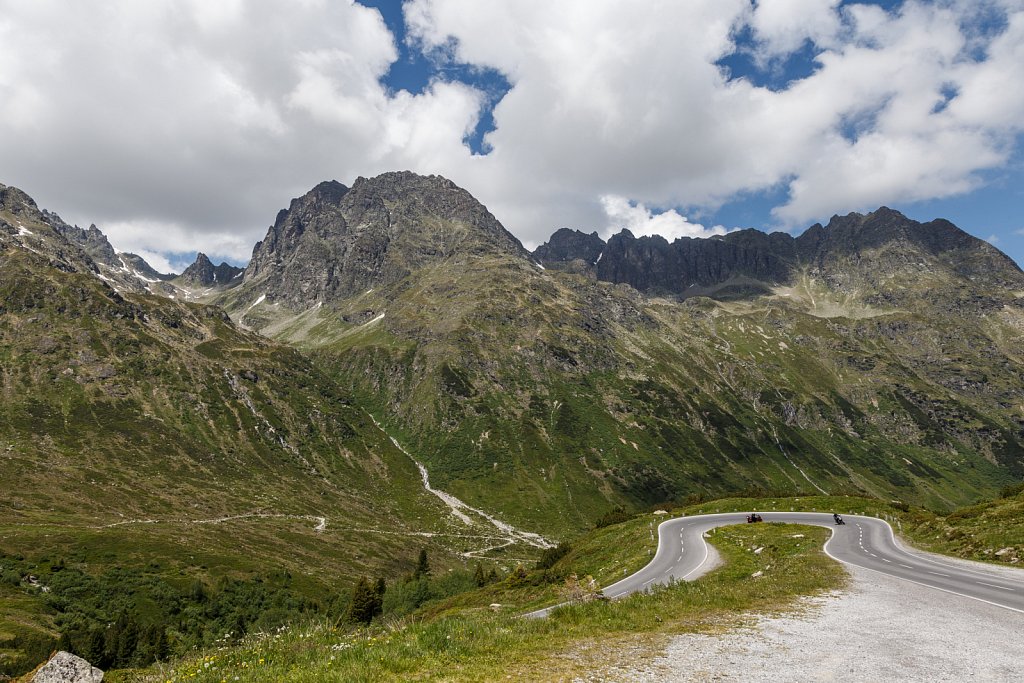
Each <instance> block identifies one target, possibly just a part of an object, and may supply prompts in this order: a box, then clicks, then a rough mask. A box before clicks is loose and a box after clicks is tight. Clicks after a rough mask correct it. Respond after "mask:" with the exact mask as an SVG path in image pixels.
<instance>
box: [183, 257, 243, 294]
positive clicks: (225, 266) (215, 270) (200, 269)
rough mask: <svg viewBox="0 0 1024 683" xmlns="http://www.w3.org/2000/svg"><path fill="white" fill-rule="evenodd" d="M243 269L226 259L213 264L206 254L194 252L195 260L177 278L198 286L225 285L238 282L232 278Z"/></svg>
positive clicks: (184, 282) (186, 283)
mask: <svg viewBox="0 0 1024 683" xmlns="http://www.w3.org/2000/svg"><path fill="white" fill-rule="evenodd" d="M244 270H245V269H244V268H238V267H236V266H232V265H230V264H229V263H227V262H226V261H221V263H220V265H219V266H215V265H213V261H211V260H210V259H209V257H208V256H207V255H206V254H204V253H203V252H199V253H198V254H196V260H195V262H194V263H193V264H192V265H190V266H189V267H188V268H186V269H185V271H184V272H183V273H182V274H181V275H180V276H179V278H178V280H179V282H181V283H182V284H184V285H193V286H199V287H212V286H215V285H223V286H226V285H232V284H238V283H237V282H234V280H235V279H236V278H237V277H238V275H240V274H241V273H242V272H243V271H244Z"/></svg>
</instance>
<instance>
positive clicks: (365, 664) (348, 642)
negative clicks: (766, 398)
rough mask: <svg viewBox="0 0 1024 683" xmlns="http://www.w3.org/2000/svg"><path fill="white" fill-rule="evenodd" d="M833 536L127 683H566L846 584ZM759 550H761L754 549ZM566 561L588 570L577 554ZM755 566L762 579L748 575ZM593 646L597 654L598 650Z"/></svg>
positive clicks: (728, 535)
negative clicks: (829, 553) (676, 637)
mask: <svg viewBox="0 0 1024 683" xmlns="http://www.w3.org/2000/svg"><path fill="white" fill-rule="evenodd" d="M608 534H614V535H615V536H617V537H618V538H622V537H624V536H627V535H632V536H634V537H635V536H637V535H639V536H640V537H641V539H642V538H644V537H645V536H646V535H647V523H646V520H640V521H639V522H637V521H633V522H630V523H627V524H626V525H621V526H620V527H618V528H613V529H611V530H609V531H608ZM827 535H828V531H827V530H825V529H821V528H805V527H798V526H793V525H773V524H765V525H758V526H757V527H745V526H739V527H732V528H728V529H723V530H720V531H718V532H717V533H716V534H715V538H714V542H715V544H716V547H718V548H719V549H720V551H721V553H722V555H723V557H724V559H725V560H726V564H725V566H724V567H723V568H721V569H719V570H716V571H715V572H713V573H712V574H710V575H709V576H707V577H705V578H703V579H701V580H699V581H697V582H694V583H681V584H677V585H674V586H672V587H668V588H665V589H660V590H657V591H655V592H654V594H653V595H638V596H634V597H631V598H627V599H624V600H620V601H613V602H610V603H605V602H591V603H587V604H580V605H576V606H570V607H566V608H563V609H560V610H557V611H556V612H555V613H554V614H553V615H552V616H551V617H550V618H549V619H545V620H524V619H521V618H519V617H518V616H516V614H518V612H512V611H506V610H501V611H499V612H493V611H491V610H489V609H488V608H486V607H465V608H462V609H460V610H457V611H456V610H452V611H449V612H447V613H445V614H443V615H441V616H439V617H437V618H434V619H429V620H428V619H421V618H415V617H414V618H410V619H406V620H403V621H400V622H395V623H385V624H382V625H379V626H375V627H373V628H370V629H367V630H359V631H354V632H353V631H346V630H344V629H335V628H333V626H332V625H330V624H313V625H309V626H305V627H296V628H293V629H290V630H286V631H284V632H282V633H280V634H271V635H265V636H260V637H255V638H253V639H251V640H250V641H248V642H247V643H245V644H244V645H242V646H241V647H237V648H226V649H223V650H219V651H213V652H208V653H206V654H205V655H203V656H201V657H197V658H194V659H188V660H185V661H181V662H178V663H175V664H173V665H172V666H170V667H165V668H161V669H160V670H159V671H154V672H152V673H149V674H145V673H143V674H140V675H138V677H137V678H135V677H133V678H125V679H122V680H145V681H160V680H164V681H166V680H170V681H186V680H195V681H221V680H229V681H231V680H236V678H235V677H236V676H237V677H238V678H237V680H239V681H268V680H275V681H278V680H280V681H342V680H344V681H381V680H385V681H387V680H394V681H399V680H459V681H487V680H498V679H504V678H505V677H506V676H511V677H512V679H514V680H568V679H569V678H571V677H572V676H574V675H577V674H580V673H583V672H586V671H588V670H590V669H592V668H594V667H598V666H601V665H602V664H603V663H606V662H607V661H609V658H611V657H614V655H615V646H616V645H618V644H623V643H629V644H631V645H633V646H637V645H639V646H644V647H650V648H652V651H653V648H656V647H657V644H658V643H660V642H661V639H662V638H663V637H664V636H667V635H670V634H672V633H680V632H687V631H714V630H718V629H721V628H725V627H729V626H736V625H737V624H739V623H740V621H741V615H742V614H743V613H744V612H746V611H748V610H765V609H778V608H784V607H785V606H786V605H789V604H791V601H792V599H793V598H794V597H795V596H797V595H804V594H809V593H814V592H817V591H822V590H826V589H830V588H835V587H838V586H841V585H842V583H843V580H844V579H843V577H844V574H843V571H842V569H841V568H840V567H839V566H838V565H837V564H836V563H835V562H833V561H832V560H830V559H828V558H827V557H826V556H825V555H824V554H823V553H822V552H821V547H822V545H823V543H824V541H825V539H826V538H827ZM611 539H612V536H608V537H606V538H605V539H604V541H602V543H604V542H607V541H609V540H611ZM641 546H642V544H638V545H637V547H638V548H639V547H641ZM755 547H763V548H764V550H763V551H762V552H761V553H759V554H754V553H753V552H751V551H752V550H753V549H754V548H755ZM644 554H646V553H641V557H642V555H644ZM641 557H637V558H636V559H637V560H639V559H641ZM567 563H568V564H567V567H566V568H580V569H582V568H584V567H585V565H577V564H576V563H574V562H572V561H571V559H569V558H567ZM758 571H761V572H763V575H762V576H760V577H758V578H752V575H753V574H754V573H755V572H758ZM528 599H529V597H528ZM595 640H600V642H601V643H602V645H601V647H600V648H595V647H593V644H594V641H595ZM113 680H117V679H116V678H115V679H113Z"/></svg>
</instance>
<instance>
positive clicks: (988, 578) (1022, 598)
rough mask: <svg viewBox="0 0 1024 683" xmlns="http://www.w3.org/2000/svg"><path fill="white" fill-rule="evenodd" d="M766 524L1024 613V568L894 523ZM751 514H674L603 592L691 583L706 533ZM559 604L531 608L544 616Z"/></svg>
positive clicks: (777, 517)
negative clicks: (1014, 569) (649, 547)
mask: <svg viewBox="0 0 1024 683" xmlns="http://www.w3.org/2000/svg"><path fill="white" fill-rule="evenodd" d="M760 514H761V516H762V517H763V518H764V521H765V522H785V523H789V524H808V525H811V526H824V527H828V528H830V529H831V530H832V537H831V538H830V539H829V540H828V542H827V543H826V544H825V552H826V553H827V554H828V555H829V556H830V557H832V558H833V559H835V560H838V561H839V562H843V563H846V564H851V565H856V566H858V567H863V568H864V569H868V570H871V571H875V572H879V573H881V574H887V575H889V576H894V577H896V578H899V579H903V580H905V581H911V582H913V583H916V584H919V585H922V586H927V587H929V588H934V589H936V590H940V591H945V592H947V593H954V594H956V595H962V596H964V597H968V598H971V599H974V600H980V601H981V602H986V603H989V604H991V605H996V606H998V607H1004V608H1006V609H1010V610H1014V611H1017V612H1021V613H1024V571H1020V572H1019V574H1020V576H1019V577H1008V576H1007V575H1006V572H996V571H986V569H987V568H986V567H985V566H984V565H981V564H978V565H977V568H973V567H968V566H967V564H966V563H965V562H962V561H955V560H949V561H943V560H942V559H941V558H936V557H932V556H925V555H920V554H916V553H910V552H908V551H906V550H904V549H903V548H902V547H901V546H900V545H899V544H898V543H897V542H896V538H895V535H894V534H893V530H892V527H890V526H889V525H888V524H887V523H886V522H884V521H883V520H881V519H877V518H875V517H861V516H858V515H847V516H845V517H844V520H845V521H846V524H844V525H841V526H837V525H836V524H835V523H834V522H833V519H832V515H830V514H826V513H823V512H762V513H760ZM746 516H747V513H743V512H730V513H722V514H715V515H696V516H693V517H676V518H674V519H669V520H666V521H664V522H662V523H661V525H659V527H658V552H657V553H655V555H654V558H653V559H652V560H651V561H650V562H649V563H648V564H647V566H646V567H644V568H643V569H641V570H640V571H638V572H637V573H635V574H633V575H631V576H627V577H626V578H624V579H622V580H621V581H617V582H616V583H613V584H612V585H610V586H608V587H607V588H605V589H604V594H605V596H607V597H609V598H613V599H614V598H621V597H624V596H626V595H629V594H631V593H636V592H638V591H645V590H647V589H648V588H650V587H651V586H654V585H665V584H668V583H670V582H671V581H673V580H676V581H692V580H694V579H696V578H698V577H700V576H702V575H703V574H705V573H707V572H708V571H710V569H711V566H710V563H709V562H708V558H709V556H710V551H709V548H708V545H707V543H706V542H705V540H704V534H705V533H707V532H709V531H711V530H712V529H714V528H716V527H720V526H727V525H730V524H743V523H746ZM555 607H558V605H555V606H552V607H547V608H544V609H541V610H537V611H536V612H531V613H529V614H527V615H525V616H527V617H544V616H547V614H548V613H549V612H550V611H551V610H552V609H554V608H555Z"/></svg>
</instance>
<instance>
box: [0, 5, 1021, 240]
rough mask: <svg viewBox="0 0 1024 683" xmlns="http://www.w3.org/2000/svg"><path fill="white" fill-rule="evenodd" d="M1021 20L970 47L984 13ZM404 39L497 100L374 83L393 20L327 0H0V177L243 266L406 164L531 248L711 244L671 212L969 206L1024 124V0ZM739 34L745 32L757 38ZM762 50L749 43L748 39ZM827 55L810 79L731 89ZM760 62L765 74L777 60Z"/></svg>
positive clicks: (542, 15)
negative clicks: (561, 240)
mask: <svg viewBox="0 0 1024 683" xmlns="http://www.w3.org/2000/svg"><path fill="white" fill-rule="evenodd" d="M982 10H984V11H986V12H990V13H991V12H1003V13H1004V14H1005V18H1006V22H1005V30H1004V29H1002V28H1000V31H1001V33H1000V34H999V35H993V30H992V26H994V25H996V24H992V26H989V27H988V29H987V32H986V31H981V32H980V33H979V30H978V19H977V17H978V16H980V14H979V13H980V12H981V11H982ZM404 11H405V15H406V19H407V22H408V24H409V27H410V32H411V36H412V39H413V42H414V43H416V44H418V45H421V46H423V47H424V48H425V49H428V50H436V51H437V55H436V56H437V58H438V59H442V60H443V59H444V58H445V57H444V55H448V57H449V58H454V59H456V60H457V61H460V62H465V63H468V64H470V65H475V66H478V67H486V68H492V69H497V70H498V71H500V72H501V73H503V74H504V75H505V76H506V77H507V78H508V80H509V82H510V83H511V84H512V86H513V87H512V89H511V90H510V91H509V92H508V93H507V95H506V96H505V97H504V98H503V99H502V100H501V101H500V102H499V103H498V104H497V106H496V108H495V110H494V112H493V116H494V121H495V126H496V128H495V130H493V131H492V132H490V133H489V134H488V135H487V138H486V142H487V143H488V145H489V146H490V148H491V150H492V151H491V152H490V153H489V154H487V155H484V156H479V155H473V154H471V153H470V151H469V150H468V149H467V147H466V146H465V145H464V144H463V142H462V141H463V138H464V137H465V136H466V134H467V133H468V132H470V131H472V130H473V128H474V127H475V125H476V122H477V121H478V118H479V116H480V111H481V107H482V106H483V105H484V102H485V100H486V95H485V94H484V93H482V92H479V91H478V90H475V89H473V88H471V87H469V86H467V85H465V84H461V83H457V82H456V83H452V82H446V81H444V80H441V79H437V80H434V81H432V82H431V83H430V84H429V85H428V87H427V88H426V89H425V91H424V92H422V93H420V94H415V95H413V94H410V93H408V92H404V91H399V92H397V93H396V92H390V91H388V90H387V89H386V88H385V87H383V86H382V85H381V83H380V80H381V78H382V77H384V75H385V74H386V73H387V71H388V69H389V67H390V66H391V64H392V63H393V62H394V61H395V60H396V59H398V58H399V50H398V46H397V45H396V43H395V39H394V36H392V35H391V34H390V33H389V32H388V30H387V28H386V26H385V25H384V23H383V21H382V19H381V17H380V15H379V14H378V13H377V12H376V11H373V10H369V9H367V8H365V7H362V6H359V5H354V4H351V3H347V2H340V1H335V0H230V1H227V0H226V1H225V2H221V3H210V2H200V1H199V0H150V1H149V2H145V3H139V2H134V1H132V0H108V1H107V2H104V3H98V4H97V3H63V2H57V1H56V0H34V1H30V0H0V182H4V183H12V184H16V185H19V186H21V187H23V188H24V189H25V190H27V191H29V192H30V193H31V194H33V195H35V196H36V199H37V200H38V201H39V202H40V203H41V204H42V205H43V206H47V207H50V208H52V209H55V210H57V211H59V212H61V213H63V214H65V215H64V217H65V218H66V219H67V220H71V221H75V222H79V223H82V224H88V223H89V222H93V221H95V222H97V223H98V224H100V226H101V228H103V229H105V230H107V231H108V232H110V233H111V237H112V239H113V241H114V243H115V246H117V247H119V248H122V249H126V250H133V251H143V250H149V251H154V252H163V253H168V252H182V251H185V250H202V251H204V252H206V253H209V254H211V255H215V256H230V257H233V258H236V259H238V258H244V256H245V255H247V254H248V251H249V248H250V246H251V244H252V243H253V242H255V240H256V239H259V238H261V237H262V235H263V233H264V231H265V229H266V225H267V224H268V223H269V222H270V221H271V220H272V219H273V216H274V214H275V212H276V210H277V209H278V208H280V207H281V206H283V205H284V204H285V203H286V201H287V199H288V197H290V196H296V195H298V194H300V193H302V192H304V191H305V190H307V189H308V188H310V187H312V186H313V185H315V184H316V183H317V182H319V181H321V180H324V179H328V178H336V179H338V180H340V181H342V182H351V180H352V179H353V178H355V177H356V176H357V175H364V176H369V175H373V174H375V173H378V172H382V171H385V170H394V169H410V170H414V171H418V172H422V173H440V174H443V175H446V176H448V177H450V178H451V179H452V180H454V181H455V182H457V183H459V184H460V185H463V186H465V187H466V188H467V189H469V190H470V191H471V192H473V193H474V194H475V195H476V196H477V197H478V198H479V199H481V200H482V201H483V202H484V203H486V204H487V205H488V207H489V208H490V209H491V210H492V211H493V212H494V213H495V214H496V215H497V216H498V218H499V219H500V220H502V221H503V222H504V223H505V224H506V225H507V227H509V229H511V230H512V231H513V232H515V233H516V234H517V235H518V236H519V237H520V238H521V239H523V241H524V242H527V243H531V242H532V243H539V242H542V241H544V240H545V239H546V238H547V237H548V236H549V235H550V232H551V230H552V229H553V228H555V227H556V226H562V225H566V226H572V227H579V228H582V229H585V230H588V231H589V230H592V229H600V228H602V227H607V226H610V225H621V226H625V227H629V228H630V230H632V231H633V232H634V233H636V234H647V232H646V231H655V230H656V231H661V232H662V234H666V236H668V237H669V238H671V236H673V235H683V234H691V232H687V231H694V230H695V231H697V233H695V234H703V233H701V232H700V231H703V230H705V229H704V228H703V227H701V226H699V225H696V224H692V223H689V222H688V221H686V219H685V218H684V217H683V216H682V215H681V214H680V212H678V211H669V212H666V213H661V214H654V213H652V212H650V211H648V210H647V208H645V207H648V206H666V207H670V206H679V207H687V208H688V209H689V208H711V209H713V208H715V207H716V206H718V205H720V204H722V203H723V202H727V201H730V200H731V199H734V198H736V197H737V196H747V195H749V194H750V193H757V192H760V191H764V190H778V189H784V190H787V191H788V199H787V200H785V201H784V202H783V203H782V204H781V205H780V206H777V207H776V208H775V212H774V215H775V217H776V219H777V220H778V221H779V223H780V225H782V226H802V225H806V224H808V223H809V222H812V221H814V220H818V219H821V218H824V217H827V216H829V215H831V214H833V213H843V212H845V211H849V210H864V209H872V208H875V207H877V206H879V205H880V204H898V203H900V202H907V201H913V200H917V199H926V198H935V197H943V196H948V195H951V194H955V193H960V192H964V191H969V190H970V189H972V188H974V187H976V186H977V184H978V183H979V182H980V181H979V177H980V174H981V173H982V172H984V171H986V170H988V169H992V168H998V167H1001V166H1002V165H1004V164H1005V163H1006V162H1007V159H1008V158H1009V156H1010V155H1011V154H1012V152H1013V151H1014V149H1015V147H1016V144H1017V138H1018V136H1019V135H1020V134H1021V132H1022V131H1024V73H1022V69H1021V68H1020V67H1021V64H1024V47H1022V46H1024V2H1022V0H971V1H968V0H937V1H936V2H919V1H916V0H911V1H910V2H907V3H905V4H904V5H902V6H900V7H899V8H897V9H896V10H894V11H892V12H887V11H885V10H883V9H881V8H879V7H877V6H872V5H864V4H847V5H843V6H842V7H840V6H838V2H837V0H759V1H758V2H756V3H754V4H752V3H751V2H749V0H688V1H687V2H678V0H652V1H651V2H647V3H644V4H643V5H642V6H638V5H636V4H635V3H622V2H611V1H604V0H559V2H557V3H551V2H549V1H548V0H504V1H502V0H491V1H490V2H486V3H483V2H479V1H478V0H411V1H410V2H407V3H406V4H405V5H404ZM747 29H749V31H746V30H747ZM744 32H747V33H749V34H750V35H752V36H753V38H754V41H755V42H754V44H750V45H737V44H736V40H737V36H739V35H743V34H744ZM806 41H811V43H813V44H814V46H815V50H816V54H817V57H816V59H817V62H816V64H815V69H814V70H813V73H811V74H810V75H807V76H805V77H803V78H802V79H801V80H797V81H794V82H792V83H789V84H788V85H787V86H786V87H785V88H783V89H776V90H772V89H769V88H767V87H760V86H758V85H755V83H753V82H752V81H751V80H750V79H734V80H728V77H727V75H725V74H724V73H723V70H722V68H721V67H719V65H718V64H717V62H718V61H719V60H721V59H723V58H725V57H727V56H729V55H732V54H733V53H735V52H737V51H739V50H742V51H747V52H751V51H752V52H753V54H754V56H755V58H756V59H759V60H761V61H762V62H763V63H766V64H769V65H775V67H777V66H778V65H779V64H784V63H785V61H786V59H787V57H788V56H789V55H790V53H791V52H792V51H794V50H797V49H799V48H800V47H801V46H803V45H806V44H807V42H806ZM775 67H772V68H775Z"/></svg>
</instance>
